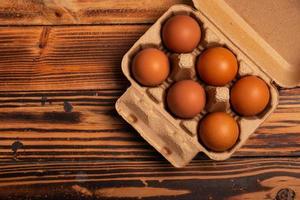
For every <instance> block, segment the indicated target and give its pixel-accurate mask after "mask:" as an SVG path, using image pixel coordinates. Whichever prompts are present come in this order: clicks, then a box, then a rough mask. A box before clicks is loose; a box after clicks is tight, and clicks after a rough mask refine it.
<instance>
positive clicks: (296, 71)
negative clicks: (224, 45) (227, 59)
mask: <svg viewBox="0 0 300 200" xmlns="http://www.w3.org/2000/svg"><path fill="white" fill-rule="evenodd" d="M193 2H194V5H195V7H196V8H197V9H198V10H199V12H201V13H202V14H203V15H205V16H207V17H208V18H209V19H210V20H211V22H212V23H214V24H215V25H216V26H217V27H218V28H219V29H220V31H221V32H223V33H224V34H225V35H226V36H227V37H228V38H229V39H230V40H231V41H232V42H233V43H234V44H235V45H236V46H237V47H238V48H240V50H241V51H243V52H244V53H245V54H246V55H248V56H249V58H250V59H251V60H252V61H253V62H254V63H255V64H257V66H259V67H260V68H261V69H262V70H263V71H264V72H265V73H266V74H268V75H269V76H270V77H271V78H272V79H273V80H274V81H275V82H276V83H277V84H278V85H279V86H281V87H295V86H300V54H299V52H300V35H299V32H300V23H299V22H300V1H299V2H297V1H289V0H286V1H280V0H266V1H264V2H261V1H260V0H253V1H248V0H239V1H234V0H193ZM261 4H263V5H261ZM290 4H297V5H294V6H291V5H290ZM251 8H252V9H251ZM265 8H268V10H266V9H265ZM282 9H283V10H282ZM278 10H280V12H278ZM238 13H241V15H239V14H238ZM243 13H244V15H243ZM272 13H273V15H274V18H273V17H272V21H271V20H269V21H270V23H269V24H268V25H266V24H265V21H264V20H262V19H261V16H262V15H265V14H266V15H269V17H268V18H270V14H272ZM243 17H244V18H243ZM268 18H266V19H268ZM266 19H265V20H266ZM245 20H247V21H248V22H249V21H251V22H252V23H251V25H252V26H250V25H249V24H248V23H247V22H246V21H245ZM279 22H288V23H286V24H276V23H279ZM297 22H298V23H297ZM285 25H289V26H287V27H286V26H285ZM255 28H259V29H260V30H261V31H259V30H257V31H256V30H255ZM267 29H268V30H269V31H266V30H267ZM262 30H265V31H262ZM274 32H275V33H274ZM276 32H277V34H281V35H282V36H281V37H282V38H281V40H278V37H274V34H276ZM287 32H289V33H288V34H287ZM259 33H260V34H259ZM288 36H290V37H288ZM291 36H292V37H291ZM279 38H280V37H279ZM267 41H268V42H269V43H268V42H267ZM287 41H288V42H289V44H292V45H291V46H287V44H286V43H287Z"/></svg>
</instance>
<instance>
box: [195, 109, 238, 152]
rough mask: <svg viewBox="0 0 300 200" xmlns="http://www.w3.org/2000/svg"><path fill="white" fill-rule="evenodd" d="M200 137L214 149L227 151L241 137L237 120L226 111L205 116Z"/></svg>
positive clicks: (199, 132) (199, 131) (200, 126)
mask: <svg viewBox="0 0 300 200" xmlns="http://www.w3.org/2000/svg"><path fill="white" fill-rule="evenodd" d="M198 134H199V138H200V139H201V141H202V143H203V144H204V145H205V146H206V147H207V148H209V149H210V150H213V151H226V150H228V149H230V148H231V147H233V145H234V144H235V143H236V141H237V139H238V137H239V127H238V124H237V122H236V121H235V120H234V119H233V117H231V116H230V115H229V114H227V113H225V112H215V113H211V114H208V115H207V116H205V117H204V118H203V119H202V120H201V121H200V124H199V130H198Z"/></svg>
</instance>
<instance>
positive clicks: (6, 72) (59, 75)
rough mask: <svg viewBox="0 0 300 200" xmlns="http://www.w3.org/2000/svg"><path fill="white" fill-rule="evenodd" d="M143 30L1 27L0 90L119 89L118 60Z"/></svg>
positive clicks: (131, 27) (141, 27) (134, 27)
mask: <svg viewBox="0 0 300 200" xmlns="http://www.w3.org/2000/svg"><path fill="white" fill-rule="evenodd" d="M148 27H149V26H144V25H123V26H73V27H49V26H48V27H39V26H38V27H13V28H7V27H0V41H1V42H0V91H16V90H18V91H24V90H25V91H28V90H75V89H79V90H83V89H98V88H101V89H106V88H124V86H123V85H124V84H126V83H127V82H125V79H124V78H123V76H122V73H121V70H120V63H121V59H122V55H123V54H125V53H126V51H127V50H128V49H129V48H130V46H132V44H133V43H134V42H135V41H136V40H137V39H138V38H139V37H140V36H141V35H142V34H143V33H144V32H145V31H146V29H147V28H148Z"/></svg>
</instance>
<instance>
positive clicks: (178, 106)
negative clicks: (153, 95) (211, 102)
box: [167, 80, 205, 118]
mask: <svg viewBox="0 0 300 200" xmlns="http://www.w3.org/2000/svg"><path fill="white" fill-rule="evenodd" d="M167 105H168V108H169V109H170V111H171V112H172V113H173V114H174V115H176V116H177V117H180V118H193V117H195V116H196V115H197V114H199V113H200V112H201V111H202V110H203V108H204V106H205V91H204V89H203V87H202V86H201V85H200V84H199V83H197V82H195V81H192V80H183V81H179V82H177V83H175V84H174V85H172V86H171V88H170V89H169V90H168V93H167Z"/></svg>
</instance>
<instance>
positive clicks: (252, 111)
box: [230, 76, 270, 116]
mask: <svg viewBox="0 0 300 200" xmlns="http://www.w3.org/2000/svg"><path fill="white" fill-rule="evenodd" d="M269 100H270V91H269V87H268V86H267V84H266V83H265V81H263V80H262V79H260V78H258V77H257V76H245V77H243V78H241V79H240V80H238V81H237V82H236V83H235V84H234V85H233V87H232V89H231V91H230V102H231V105H232V107H233V109H234V110H235V111H236V112H237V113H238V114H240V115H243V116H254V115H257V114H259V113H261V112H262V111H263V110H264V109H265V108H266V106H267V105H268V103H269Z"/></svg>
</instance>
